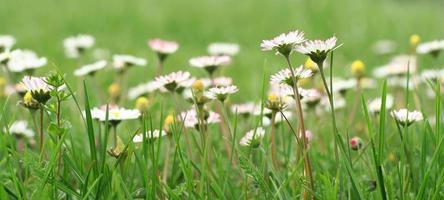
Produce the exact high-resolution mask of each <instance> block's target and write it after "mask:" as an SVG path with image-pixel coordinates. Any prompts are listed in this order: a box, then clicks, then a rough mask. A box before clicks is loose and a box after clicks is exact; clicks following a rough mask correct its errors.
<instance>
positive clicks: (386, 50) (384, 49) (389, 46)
mask: <svg viewBox="0 0 444 200" xmlns="http://www.w3.org/2000/svg"><path fill="white" fill-rule="evenodd" d="M372 49H373V52H374V53H375V54H378V55H386V54H390V53H393V52H395V50H396V43H395V42H394V41H392V40H378V41H376V42H375V43H374V44H373V47H372Z"/></svg>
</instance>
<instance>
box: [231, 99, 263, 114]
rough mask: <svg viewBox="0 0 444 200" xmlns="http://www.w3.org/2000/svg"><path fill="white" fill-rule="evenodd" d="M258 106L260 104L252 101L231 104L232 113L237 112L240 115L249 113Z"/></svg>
mask: <svg viewBox="0 0 444 200" xmlns="http://www.w3.org/2000/svg"><path fill="white" fill-rule="evenodd" d="M258 107H259V108H260V105H257V104H256V103H254V102H247V103H243V104H233V105H232V106H231V112H232V113H236V112H237V113H238V114H240V115H251V114H253V113H254V112H255V110H256V109H257V108H258Z"/></svg>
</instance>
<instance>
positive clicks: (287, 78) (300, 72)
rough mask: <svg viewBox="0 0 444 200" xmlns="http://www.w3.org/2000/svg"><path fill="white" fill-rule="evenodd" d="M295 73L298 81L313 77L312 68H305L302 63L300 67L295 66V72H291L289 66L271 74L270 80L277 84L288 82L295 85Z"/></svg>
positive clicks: (291, 85)
mask: <svg viewBox="0 0 444 200" xmlns="http://www.w3.org/2000/svg"><path fill="white" fill-rule="evenodd" d="M293 75H294V78H295V79H296V82H297V81H299V80H300V79H304V78H309V77H311V76H312V75H313V72H312V71H311V70H310V69H306V68H304V67H303V66H302V65H301V66H299V67H298V68H293V73H291V71H290V69H289V68H285V69H282V70H281V71H279V72H278V73H276V74H273V75H271V78H270V82H272V83H276V84H287V85H288V86H290V87H293V86H294V83H293Z"/></svg>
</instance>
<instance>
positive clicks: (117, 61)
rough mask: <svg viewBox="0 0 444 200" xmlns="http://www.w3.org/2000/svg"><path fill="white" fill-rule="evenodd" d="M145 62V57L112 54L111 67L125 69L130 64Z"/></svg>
mask: <svg viewBox="0 0 444 200" xmlns="http://www.w3.org/2000/svg"><path fill="white" fill-rule="evenodd" d="M146 64H147V61H146V59H144V58H138V57H135V56H132V55H122V54H118V55H114V56H113V67H114V69H116V70H118V71H125V70H126V69H128V68H129V67H132V66H145V65H146Z"/></svg>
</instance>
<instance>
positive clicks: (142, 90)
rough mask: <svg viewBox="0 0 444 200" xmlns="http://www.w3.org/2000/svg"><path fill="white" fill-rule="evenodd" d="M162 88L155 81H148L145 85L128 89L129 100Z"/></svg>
mask: <svg viewBox="0 0 444 200" xmlns="http://www.w3.org/2000/svg"><path fill="white" fill-rule="evenodd" d="M161 87H162V86H161V85H160V84H159V83H158V82H156V81H150V82H147V83H142V84H139V85H137V86H135V87H133V88H130V89H129V91H128V98H129V99H136V98H137V97H140V96H143V95H146V94H149V93H152V92H154V91H156V90H157V89H160V88H161Z"/></svg>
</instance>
